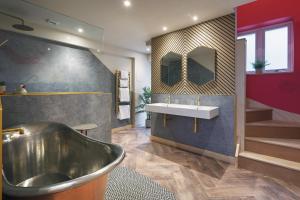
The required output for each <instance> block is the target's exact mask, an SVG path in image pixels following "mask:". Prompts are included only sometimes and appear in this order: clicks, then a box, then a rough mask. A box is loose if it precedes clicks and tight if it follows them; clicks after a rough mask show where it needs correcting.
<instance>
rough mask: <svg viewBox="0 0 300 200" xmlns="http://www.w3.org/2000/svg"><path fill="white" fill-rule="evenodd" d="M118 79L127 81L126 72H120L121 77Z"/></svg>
mask: <svg viewBox="0 0 300 200" xmlns="http://www.w3.org/2000/svg"><path fill="white" fill-rule="evenodd" d="M120 79H125V80H126V79H128V71H125V70H121V77H120Z"/></svg>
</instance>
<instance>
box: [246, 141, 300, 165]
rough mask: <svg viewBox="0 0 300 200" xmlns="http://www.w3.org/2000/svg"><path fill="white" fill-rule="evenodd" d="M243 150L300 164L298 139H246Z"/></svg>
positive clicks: (299, 143) (299, 142)
mask: <svg viewBox="0 0 300 200" xmlns="http://www.w3.org/2000/svg"><path fill="white" fill-rule="evenodd" d="M245 150H246V151H251V152H254V153H259V154H264V155H268V156H273V157H277V158H282V159H286V160H290V161H295V162H300V139H283V138H259V137H246V141H245Z"/></svg>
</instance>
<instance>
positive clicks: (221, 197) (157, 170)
mask: <svg viewBox="0 0 300 200" xmlns="http://www.w3.org/2000/svg"><path fill="white" fill-rule="evenodd" d="M149 135H150V130H146V129H143V128H137V129H130V130H126V131H120V132H118V133H115V134H113V136H112V137H113V139H112V140H113V143H117V144H120V145H122V146H123V147H124V148H125V150H126V154H127V155H126V158H125V159H124V161H123V163H122V165H123V166H126V167H130V168H132V169H134V170H136V171H137V172H139V173H141V174H143V175H145V176H148V177H150V178H152V179H153V180H154V181H156V182H158V183H159V184H161V185H162V186H165V187H166V188H168V189H169V190H170V191H172V192H173V193H175V195H176V198H177V199H178V200H238V199H239V200H241V199H243V200H271V199H276V200H277V199H278V200H300V188H297V187H296V186H293V185H289V184H287V183H285V182H282V181H279V180H275V179H272V178H269V177H265V176H263V175H260V174H256V173H254V172H250V171H247V170H241V169H236V168H235V167H234V166H233V165H229V164H226V163H224V162H221V161H217V160H215V159H211V158H208V157H204V156H199V155H195V154H192V153H189V152H185V151H181V150H178V149H176V148H172V147H168V146H165V145H162V144H158V143H152V142H150V140H149Z"/></svg>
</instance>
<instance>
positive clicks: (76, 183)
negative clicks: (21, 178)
mask: <svg viewBox="0 0 300 200" xmlns="http://www.w3.org/2000/svg"><path fill="white" fill-rule="evenodd" d="M30 124H31V123H30ZM55 124H61V123H55ZM24 125H25V124H22V125H18V126H15V127H22V126H24ZM61 125H64V126H66V127H68V128H70V129H72V128H71V127H69V126H67V125H65V124H61ZM72 130H73V131H74V133H75V134H77V135H79V136H80V137H82V138H84V139H85V140H88V141H91V142H95V143H98V144H100V145H107V146H110V147H114V148H117V149H119V150H120V151H121V152H120V155H118V157H117V159H116V160H114V161H113V162H111V163H110V164H108V165H106V166H105V167H103V168H101V169H99V170H97V171H95V172H93V173H91V174H87V175H84V176H81V177H77V178H75V179H71V180H68V181H64V182H61V183H56V184H52V185H49V186H42V187H20V186H15V185H13V184H11V183H10V182H9V181H8V180H7V178H6V176H5V173H4V170H3V168H2V179H3V194H4V195H6V196H11V197H35V196H42V195H47V194H54V193H58V192H62V191H65V190H69V189H72V188H76V187H80V186H81V185H83V184H85V183H87V182H90V181H92V180H95V179H96V178H98V177H100V176H102V175H105V174H108V173H109V172H111V171H112V170H113V169H114V168H115V167H116V166H118V165H119V164H120V163H121V162H122V161H123V159H124V158H125V154H126V153H125V150H124V149H123V148H122V147H121V146H120V145H117V144H111V143H106V142H101V141H98V140H95V139H92V138H89V137H86V136H84V135H82V134H81V133H79V132H78V131H76V130H74V129H72Z"/></svg>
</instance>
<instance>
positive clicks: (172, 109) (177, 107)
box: [146, 103, 219, 119]
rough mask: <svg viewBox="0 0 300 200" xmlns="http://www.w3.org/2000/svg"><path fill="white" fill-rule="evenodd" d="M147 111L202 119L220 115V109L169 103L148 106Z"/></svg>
mask: <svg viewBox="0 0 300 200" xmlns="http://www.w3.org/2000/svg"><path fill="white" fill-rule="evenodd" d="M146 111H148V112H154V113H162V114H169V115H178V116H184V117H194V118H200V119H212V118H214V117H216V116H218V115H219V107H214V106H196V105H183V104H167V103H153V104H148V105H146Z"/></svg>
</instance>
